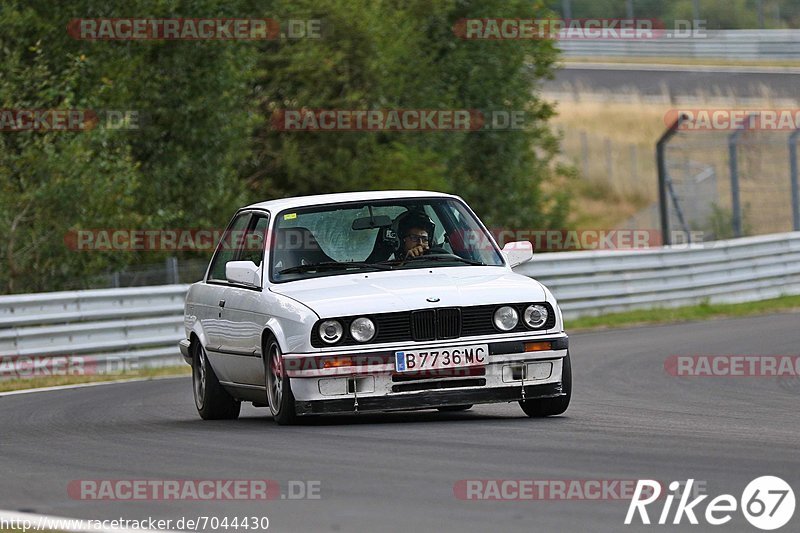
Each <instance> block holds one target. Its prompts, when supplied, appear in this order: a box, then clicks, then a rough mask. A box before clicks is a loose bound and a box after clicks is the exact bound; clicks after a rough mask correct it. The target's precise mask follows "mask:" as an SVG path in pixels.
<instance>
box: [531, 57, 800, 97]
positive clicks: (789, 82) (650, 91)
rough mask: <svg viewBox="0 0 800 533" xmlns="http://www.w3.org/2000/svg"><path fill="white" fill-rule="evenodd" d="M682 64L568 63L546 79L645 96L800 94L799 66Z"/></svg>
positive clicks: (553, 86) (547, 85)
mask: <svg viewBox="0 0 800 533" xmlns="http://www.w3.org/2000/svg"><path fill="white" fill-rule="evenodd" d="M749 70H750V71H748V69H747V68H741V67H738V68H737V67H710V68H702V67H680V66H670V65H653V66H652V67H642V66H634V65H602V64H600V65H580V64H567V65H565V68H562V69H559V70H557V71H556V72H555V79H553V80H550V81H547V82H544V83H543V84H542V87H543V89H544V90H546V91H564V90H567V91H572V90H576V89H578V88H580V89H581V90H583V91H590V92H608V93H611V94H615V95H619V94H625V93H626V92H631V91H635V92H637V93H639V94H641V95H644V96H654V95H656V96H660V95H663V94H669V95H671V96H672V97H673V98H674V97H677V96H697V95H698V94H705V95H708V96H736V97H739V98H748V97H750V98H763V97H764V96H766V95H769V96H771V97H774V98H793V99H795V98H797V87H798V85H800V70H798V69H797V68H793V69H784V70H786V71H785V72H778V71H776V69H766V70H764V71H759V69H758V68H756V67H750V68H749Z"/></svg>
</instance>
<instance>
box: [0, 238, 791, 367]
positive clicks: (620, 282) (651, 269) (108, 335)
mask: <svg viewBox="0 0 800 533" xmlns="http://www.w3.org/2000/svg"><path fill="white" fill-rule="evenodd" d="M516 271H517V272H519V273H521V274H524V275H527V276H532V277H535V278H536V279H538V280H539V281H541V282H542V283H544V284H545V285H547V286H548V287H549V288H550V289H551V290H552V291H553V294H555V296H556V298H558V301H559V305H560V306H561V308H562V310H563V312H564V315H565V317H567V318H568V319H569V318H572V317H576V316H580V315H596V314H600V313H607V312H614V311H622V310H628V309H642V308H654V307H673V306H680V305H690V304H696V303H700V302H704V301H708V302H711V303H721V302H731V303H732V302H748V301H756V300H763V299H766V298H773V297H777V296H781V295H796V294H800V232H793V233H783V234H777V235H767V236H759V237H746V238H742V239H736V240H730V241H717V242H713V243H704V244H700V245H686V246H675V247H666V248H650V249H643V250H627V251H612V250H603V251H586V252H562V253H546V254H537V255H536V256H534V259H533V261H531V262H529V263H526V264H523V265H520V266H519V267H518V268H517V269H516ZM187 289H188V285H163V286H157V287H136V288H126V289H101V290H88V291H71V292H55V293H42V294H25V295H16V296H2V297H0V377H2V376H3V375H4V372H2V370H3V363H6V366H7V367H8V366H9V365H8V362H9V361H17V360H21V359H25V360H26V361H28V362H29V363H30V364H42V363H41V360H42V359H45V360H46V358H58V357H59V356H64V357H74V358H79V359H85V360H88V361H92V362H93V364H97V365H98V366H101V365H102V364H106V363H109V362H110V364H109V365H108V367H110V368H112V369H113V368H114V365H115V364H117V365H118V364H120V363H119V362H120V361H126V360H129V361H135V362H136V364H137V365H139V366H166V365H174V364H180V362H181V361H182V359H181V357H180V355H179V352H178V348H177V342H178V340H180V339H181V338H183V334H184V332H183V301H184V297H185V295H186V291H187ZM567 326H568V327H569V323H567ZM12 366H13V365H12Z"/></svg>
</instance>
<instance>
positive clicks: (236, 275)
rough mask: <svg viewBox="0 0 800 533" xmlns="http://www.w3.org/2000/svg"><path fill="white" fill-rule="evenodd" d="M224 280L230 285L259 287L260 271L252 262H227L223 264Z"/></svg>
mask: <svg viewBox="0 0 800 533" xmlns="http://www.w3.org/2000/svg"><path fill="white" fill-rule="evenodd" d="M225 278H226V279H227V280H228V281H230V282H231V283H240V284H242V285H247V286H249V287H260V286H261V269H260V268H259V267H257V266H256V264H255V263H253V262H252V261H228V262H227V263H225Z"/></svg>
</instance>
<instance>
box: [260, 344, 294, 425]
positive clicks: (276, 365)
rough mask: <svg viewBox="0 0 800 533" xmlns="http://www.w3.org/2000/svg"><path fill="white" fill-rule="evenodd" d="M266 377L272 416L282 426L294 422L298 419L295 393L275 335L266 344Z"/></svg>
mask: <svg viewBox="0 0 800 533" xmlns="http://www.w3.org/2000/svg"><path fill="white" fill-rule="evenodd" d="M264 378H265V381H266V386H267V400H268V401H269V410H270V412H272V418H273V419H274V420H275V422H277V423H278V424H280V425H282V426H288V425H291V424H294V423H295V422H296V421H297V412H296V411H295V408H294V394H292V387H291V385H290V384H289V377H288V376H287V375H286V372H285V366H284V364H283V354H282V353H281V347H280V345H279V344H278V341H277V340H275V337H270V338H269V340H268V341H267V343H266V346H264Z"/></svg>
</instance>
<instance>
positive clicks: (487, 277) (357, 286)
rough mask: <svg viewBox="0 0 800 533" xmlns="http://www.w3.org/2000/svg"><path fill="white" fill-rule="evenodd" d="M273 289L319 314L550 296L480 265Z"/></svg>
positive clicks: (339, 277) (525, 281)
mask: <svg viewBox="0 0 800 533" xmlns="http://www.w3.org/2000/svg"><path fill="white" fill-rule="evenodd" d="M270 290H271V291H272V292H275V293H278V294H282V295H284V296H288V297H289V298H292V299H294V300H297V301H299V302H301V303H303V304H304V305H306V306H308V307H309V308H311V309H312V310H313V311H314V312H316V313H317V314H318V315H319V316H320V318H331V317H337V316H348V315H358V314H374V313H388V312H392V311H408V310H411V309H424V308H426V307H451V306H452V307H460V306H468V305H481V304H499V303H506V302H535V301H540V302H541V301H544V300H545V292H544V290H543V289H542V286H541V285H540V284H539V283H538V282H536V281H535V280H533V279H531V278H528V277H525V276H522V275H520V274H515V273H514V272H512V271H510V270H508V269H506V268H505V267H479V266H467V267H436V268H419V269H410V270H400V271H398V270H395V271H391V272H369V273H359V274H341V275H334V276H325V277H319V278H312V279H305V280H299V281H292V282H288V283H280V284H276V285H272V286H271V287H270ZM437 299H438V300H437ZM430 300H434V301H430Z"/></svg>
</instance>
